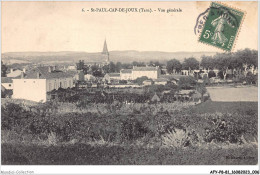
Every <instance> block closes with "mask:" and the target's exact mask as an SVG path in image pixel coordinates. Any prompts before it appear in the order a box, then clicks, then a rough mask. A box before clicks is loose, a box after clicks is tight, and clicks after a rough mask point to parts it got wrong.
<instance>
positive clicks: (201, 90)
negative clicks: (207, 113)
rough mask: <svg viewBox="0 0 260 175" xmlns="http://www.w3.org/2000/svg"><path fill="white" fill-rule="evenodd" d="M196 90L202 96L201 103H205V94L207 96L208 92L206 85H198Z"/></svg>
mask: <svg viewBox="0 0 260 175" xmlns="http://www.w3.org/2000/svg"><path fill="white" fill-rule="evenodd" d="M196 89H197V91H198V92H199V93H200V94H201V102H203V101H204V94H206V92H207V89H206V87H205V84H204V83H199V84H197V87H196Z"/></svg>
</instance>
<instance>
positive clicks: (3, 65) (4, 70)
mask: <svg viewBox="0 0 260 175" xmlns="http://www.w3.org/2000/svg"><path fill="white" fill-rule="evenodd" d="M6 71H7V66H6V65H5V64H4V63H3V61H1V77H6Z"/></svg>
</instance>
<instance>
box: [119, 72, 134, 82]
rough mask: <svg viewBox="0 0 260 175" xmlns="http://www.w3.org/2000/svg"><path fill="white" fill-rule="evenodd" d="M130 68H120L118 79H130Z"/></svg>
mask: <svg viewBox="0 0 260 175" xmlns="http://www.w3.org/2000/svg"><path fill="white" fill-rule="evenodd" d="M132 72H133V71H132V69H122V70H120V79H121V80H132V79H133V77H132Z"/></svg>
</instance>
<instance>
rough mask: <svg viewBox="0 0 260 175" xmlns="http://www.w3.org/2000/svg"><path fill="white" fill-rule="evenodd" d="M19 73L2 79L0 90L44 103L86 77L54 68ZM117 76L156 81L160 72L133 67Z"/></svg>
mask: <svg viewBox="0 0 260 175" xmlns="http://www.w3.org/2000/svg"><path fill="white" fill-rule="evenodd" d="M19 73H20V74H19ZM19 73H17V75H16V76H14V77H3V78H2V80H1V81H2V89H6V90H13V95H12V98H15V99H26V100H32V101H37V102H46V101H47V100H49V99H50V98H51V96H50V95H48V94H49V93H48V92H51V91H53V90H54V89H56V90H57V89H59V88H63V89H67V88H72V87H74V86H75V80H85V76H86V75H84V74H83V72H82V71H77V72H75V71H66V72H65V71H60V70H58V69H57V67H55V66H54V67H52V66H43V67H36V68H33V69H31V70H29V71H21V72H19ZM110 75H111V74H107V75H106V76H105V77H104V78H105V79H106V78H108V80H109V81H110V80H111V79H113V78H115V77H116V78H118V76H117V75H115V76H113V74H112V76H110ZM119 75H120V78H119V79H120V80H121V75H122V80H134V79H136V78H138V77H143V76H147V77H148V78H150V79H157V78H158V77H159V75H160V71H159V68H158V67H134V68H133V69H131V70H122V71H121V72H120V74H119ZM88 78H91V77H88ZM92 78H93V77H92Z"/></svg>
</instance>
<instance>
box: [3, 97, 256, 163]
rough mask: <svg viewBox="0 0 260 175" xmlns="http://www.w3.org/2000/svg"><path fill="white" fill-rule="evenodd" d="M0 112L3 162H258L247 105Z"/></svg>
mask: <svg viewBox="0 0 260 175" xmlns="http://www.w3.org/2000/svg"><path fill="white" fill-rule="evenodd" d="M1 110H2V132H1V134H2V157H1V159H2V163H3V164H256V163H257V103H253V102H252V103H247V102H245V103H244V104H241V103H233V102H232V103H223V102H222V103H217V102H211V101H207V102H205V103H202V104H200V105H196V106H193V105H192V104H191V103H179V102H176V103H161V104H146V103H145V104H130V105H129V104H122V103H116V102H115V103H112V104H89V106H88V107H85V108H84V109H82V108H78V107H77V106H76V105H74V104H71V103H46V104H30V105H29V104H26V105H23V104H15V103H10V102H6V103H2V109H1ZM42 153H44V154H42ZM242 157H243V158H242Z"/></svg>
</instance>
